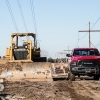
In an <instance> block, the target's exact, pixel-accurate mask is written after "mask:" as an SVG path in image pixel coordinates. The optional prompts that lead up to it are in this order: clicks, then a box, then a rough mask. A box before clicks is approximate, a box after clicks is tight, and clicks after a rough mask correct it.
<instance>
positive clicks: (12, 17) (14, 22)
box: [5, 0, 19, 32]
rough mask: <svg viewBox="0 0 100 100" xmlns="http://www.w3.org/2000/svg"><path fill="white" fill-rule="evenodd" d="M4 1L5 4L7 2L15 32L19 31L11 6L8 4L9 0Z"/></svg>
mask: <svg viewBox="0 0 100 100" xmlns="http://www.w3.org/2000/svg"><path fill="white" fill-rule="evenodd" d="M5 1H6V4H7V7H8V10H9V13H10V16H11V19H12V21H13V24H14V27H15V29H16V32H19V30H18V27H17V24H16V21H15V19H14V16H13V12H12V10H11V7H10V4H9V0H5Z"/></svg>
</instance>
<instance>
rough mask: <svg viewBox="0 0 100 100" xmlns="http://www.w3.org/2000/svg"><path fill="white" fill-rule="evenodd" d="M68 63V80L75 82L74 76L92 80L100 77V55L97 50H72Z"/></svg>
mask: <svg viewBox="0 0 100 100" xmlns="http://www.w3.org/2000/svg"><path fill="white" fill-rule="evenodd" d="M66 56H68V57H71V62H70V63H69V68H68V69H69V71H68V78H69V80H71V81H75V76H78V77H80V76H81V75H86V76H93V77H94V80H99V76H100V54H99V51H98V49H97V48H74V49H73V50H72V53H71V55H69V54H68V55H66Z"/></svg>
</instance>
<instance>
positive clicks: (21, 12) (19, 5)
mask: <svg viewBox="0 0 100 100" xmlns="http://www.w3.org/2000/svg"><path fill="white" fill-rule="evenodd" d="M17 3H18V7H19V10H20V14H21V17H22V20H23V24H24V27H25V29H26V32H28V29H27V26H26V22H25V19H24V15H23V11H22V8H21V4H20V1H19V0H17Z"/></svg>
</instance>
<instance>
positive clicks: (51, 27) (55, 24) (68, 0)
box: [0, 0, 100, 58]
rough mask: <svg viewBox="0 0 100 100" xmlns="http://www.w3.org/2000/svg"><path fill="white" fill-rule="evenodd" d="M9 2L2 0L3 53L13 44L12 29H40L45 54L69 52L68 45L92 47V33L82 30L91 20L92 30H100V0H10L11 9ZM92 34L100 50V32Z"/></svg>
mask: <svg viewBox="0 0 100 100" xmlns="http://www.w3.org/2000/svg"><path fill="white" fill-rule="evenodd" d="M18 1H20V5H21V6H20V7H21V10H22V13H20V9H19V6H18ZM32 2H33V6H32ZM7 4H8V0H0V37H1V38H0V44H1V45H0V48H1V49H0V55H1V56H4V55H5V54H6V48H7V47H8V48H9V47H10V41H11V34H12V33H16V32H29V33H30V32H31V33H36V35H37V42H38V46H40V48H41V55H42V56H47V57H52V58H58V57H61V56H65V54H66V53H68V51H66V50H68V47H69V49H70V50H72V49H73V48H76V47H89V43H88V41H89V40H88V33H87V32H78V31H79V30H88V29H89V22H90V28H91V29H92V30H100V0H33V1H32V0H9V5H10V8H11V9H8V8H9V6H8V5H7ZM32 7H34V13H32V9H33V8H32ZM31 8H32V9H31ZM11 11H12V13H10V12H11ZM22 14H23V16H22ZM23 19H24V22H23ZM25 25H26V27H25ZM26 29H27V30H26ZM90 34H91V37H90V38H91V43H92V44H93V45H94V47H96V48H98V50H100V32H91V33H90ZM91 47H93V46H91ZM62 54H64V55H62Z"/></svg>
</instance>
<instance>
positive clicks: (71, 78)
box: [69, 72, 75, 81]
mask: <svg viewBox="0 0 100 100" xmlns="http://www.w3.org/2000/svg"><path fill="white" fill-rule="evenodd" d="M69 80H70V81H75V75H74V74H72V73H71V72H69Z"/></svg>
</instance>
